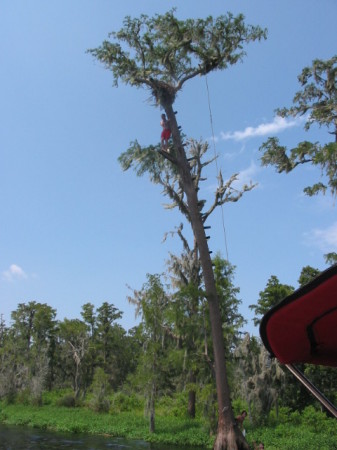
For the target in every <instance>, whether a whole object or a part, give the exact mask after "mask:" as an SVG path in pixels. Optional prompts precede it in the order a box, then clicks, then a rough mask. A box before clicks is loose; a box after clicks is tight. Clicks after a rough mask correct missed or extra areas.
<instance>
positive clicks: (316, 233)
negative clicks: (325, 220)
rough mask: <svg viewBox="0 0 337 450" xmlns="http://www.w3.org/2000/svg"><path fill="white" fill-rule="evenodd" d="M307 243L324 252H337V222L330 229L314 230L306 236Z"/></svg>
mask: <svg viewBox="0 0 337 450" xmlns="http://www.w3.org/2000/svg"><path fill="white" fill-rule="evenodd" d="M304 238H305V240H306V242H307V243H308V244H310V245H314V246H316V247H318V248H319V249H320V250H321V251H322V252H336V251H337V222H335V223H334V224H333V225H331V226H330V227H328V228H326V229H323V230H320V229H314V230H311V231H309V232H308V233H305V234H304Z"/></svg>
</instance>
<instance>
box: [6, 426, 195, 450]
mask: <svg viewBox="0 0 337 450" xmlns="http://www.w3.org/2000/svg"><path fill="white" fill-rule="evenodd" d="M0 449H1V450H56V449H57V450H60V449H69V450H77V449H81V450H117V449H119V450H134V449H139V450H193V449H192V448H191V447H183V448H182V447H176V446H172V445H171V446H169V447H168V446H163V445H154V444H149V443H147V442H144V441H134V440H132V441H131V440H125V439H123V438H109V437H104V436H90V435H89V436H88V435H84V434H65V433H53V432H49V431H45V430H38V429H36V428H27V427H18V426H7V425H3V424H0Z"/></svg>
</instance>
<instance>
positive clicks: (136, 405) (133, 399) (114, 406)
mask: <svg viewBox="0 0 337 450" xmlns="http://www.w3.org/2000/svg"><path fill="white" fill-rule="evenodd" d="M143 408H144V402H143V400H141V399H140V397H138V396H137V395H135V394H131V395H127V394H124V393H123V392H117V393H116V394H114V395H113V396H112V398H111V407H110V411H111V412H112V413H120V412H130V411H139V410H142V409H143Z"/></svg>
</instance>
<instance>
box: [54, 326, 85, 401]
mask: <svg viewBox="0 0 337 450" xmlns="http://www.w3.org/2000/svg"><path fill="white" fill-rule="evenodd" d="M88 341H89V334H88V329H87V326H86V324H85V323H84V322H82V321H81V320H79V319H71V320H69V319H64V320H63V321H62V322H60V329H59V348H58V349H59V370H60V372H62V374H63V379H64V380H65V382H68V380H71V386H72V388H73V391H74V397H75V399H77V398H79V395H80V393H81V391H82V393H83V392H85V390H86V388H87V387H88V385H89V380H88V377H87V376H86V375H87V372H88V370H90V369H89V368H88V365H87V364H86V356H87V354H88V351H89V347H88Z"/></svg>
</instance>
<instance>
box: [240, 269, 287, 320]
mask: <svg viewBox="0 0 337 450" xmlns="http://www.w3.org/2000/svg"><path fill="white" fill-rule="evenodd" d="M293 291H294V288H293V287H292V286H289V285H287V284H281V283H280V282H279V280H278V278H277V277H276V276H275V275H272V276H271V277H270V278H269V280H268V282H267V286H266V288H265V289H264V290H263V291H261V292H260V297H259V299H258V302H257V304H254V305H249V308H250V309H252V310H253V311H254V313H255V317H254V318H253V321H254V325H255V326H258V325H259V324H260V322H261V319H262V316H263V315H264V314H265V313H266V312H267V311H269V309H270V308H272V307H273V306H275V305H277V304H278V303H279V302H280V301H281V300H283V299H284V298H285V297H287V296H288V295H290V294H291V293H292V292H293Z"/></svg>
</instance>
